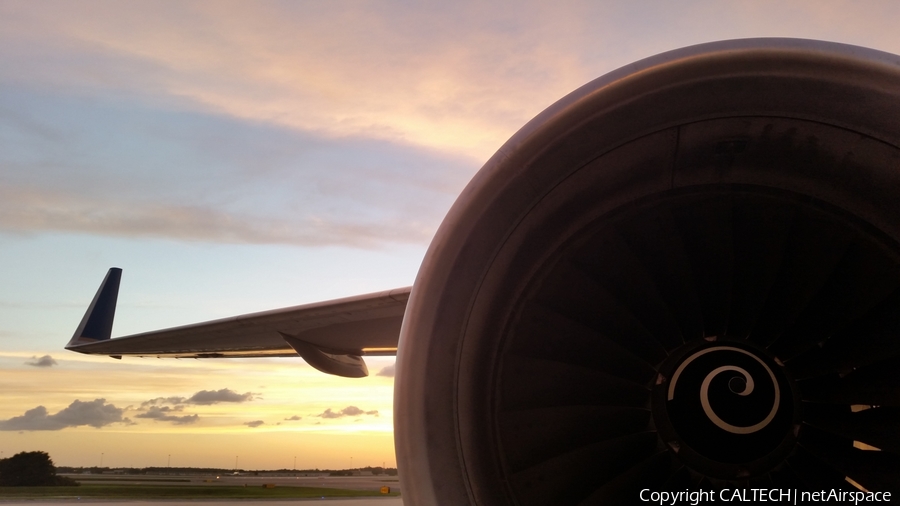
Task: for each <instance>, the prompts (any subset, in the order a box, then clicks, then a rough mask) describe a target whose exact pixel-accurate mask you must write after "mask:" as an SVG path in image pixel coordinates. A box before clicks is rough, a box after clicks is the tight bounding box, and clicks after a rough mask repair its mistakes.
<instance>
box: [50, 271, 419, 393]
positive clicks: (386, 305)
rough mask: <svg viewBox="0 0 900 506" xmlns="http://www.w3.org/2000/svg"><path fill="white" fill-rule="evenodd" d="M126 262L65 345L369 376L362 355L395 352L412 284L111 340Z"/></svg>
mask: <svg viewBox="0 0 900 506" xmlns="http://www.w3.org/2000/svg"><path fill="white" fill-rule="evenodd" d="M121 272H122V271H121V269H116V268H113V269H110V271H109V273H107V275H106V278H105V279H104V280H103V283H102V284H101V285H100V288H99V290H98V291H97V294H96V295H95V296H94V300H93V301H92V302H91V304H90V306H88V310H87V312H86V313H85V315H84V318H83V319H82V321H81V324H80V325H79V326H78V329H77V330H76V332H75V335H74V336H73V337H72V339H71V340H70V341H69V344H67V345H66V349H68V350H71V351H77V352H79V353H86V354H92V355H109V356H111V357H115V358H119V357H121V356H123V355H130V356H140V357H175V358H242V357H292V356H293V357H295V356H297V355H300V356H301V357H303V359H304V360H306V361H307V363H309V364H310V365H311V366H313V367H314V368H316V369H318V370H320V371H322V372H325V373H328V374H334V375H338V376H344V377H352V378H359V377H364V376H366V375H368V370H367V368H366V365H365V362H364V361H363V359H362V356H365V355H395V354H396V350H397V341H398V340H399V336H400V325H401V323H402V322H403V315H404V313H405V311H406V302H407V300H408V299H409V292H410V288H408V287H407V288H398V289H394V290H387V291H384V292H377V293H372V294H366V295H358V296H355V297H347V298H343V299H336V300H330V301H324V302H316V303H312V304H304V305H301V306H294V307H288V308H283V309H275V310H271V311H263V312H260V313H251V314H246V315H241V316H234V317H230V318H223V319H220V320H213V321H209V322H204V323H196V324H192V325H185V326H181V327H173V328H169V329H162V330H156V331H152V332H145V333H141V334H135V335H131V336H125V337H117V338H113V339H111V338H110V336H111V332H112V322H113V317H114V315H115V308H116V298H117V295H118V287H119V280H120V278H121Z"/></svg>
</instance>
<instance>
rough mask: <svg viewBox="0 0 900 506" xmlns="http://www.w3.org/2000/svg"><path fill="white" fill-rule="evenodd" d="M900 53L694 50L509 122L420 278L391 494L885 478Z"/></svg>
mask: <svg viewBox="0 0 900 506" xmlns="http://www.w3.org/2000/svg"><path fill="white" fill-rule="evenodd" d="M898 62H900V57H897V56H894V55H890V54H886V53H881V52H878V51H874V50H870V49H864V48H859V47H853V46H846V45H840V44H834V43H826V42H818V41H807V40H793V39H747V40H735V41H725V42H717V43H712V44H704V45H700V46H693V47H689V48H685V49H680V50H676V51H672V52H669V53H664V54H661V55H658V56H654V57H651V58H648V59H646V60H642V61H640V62H637V63H634V64H632V65H629V66H627V67H623V68H621V69H619V70H616V71H614V72H612V73H610V74H608V75H606V76H604V77H601V78H599V79H597V80H595V81H593V82H591V83H588V84H587V85H585V86H584V87H582V88H580V89H578V90H576V91H575V92H573V93H572V94H570V95H568V96H566V97H565V98H563V99H562V100H560V101H559V102H557V103H556V104H554V105H553V106H551V107H550V108H548V109H547V110H546V111H544V112H543V113H541V114H540V115H538V116H537V117H536V118H535V119H534V120H532V121H531V122H529V123H528V124H527V125H526V126H525V127H523V128H522V130H520V131H519V132H518V133H517V134H516V135H515V136H513V137H512V138H511V139H510V140H509V141H508V142H507V143H506V144H505V145H504V146H503V147H502V148H501V149H500V150H499V151H498V152H497V154H496V155H494V157H492V158H491V159H490V160H489V161H488V163H487V164H486V165H485V166H484V167H483V168H482V169H481V171H480V172H479V173H478V174H477V175H476V176H475V177H474V179H473V180H472V182H471V183H470V184H469V185H468V187H467V188H466V189H465V191H464V192H463V193H462V194H461V195H460V197H459V199H458V200H457V202H456V204H455V205H454V206H453V208H452V210H451V212H450V213H449V214H448V216H447V217H446V219H445V220H444V222H443V224H442V225H441V227H440V229H439V231H438V233H437V235H436V237H435V239H434V241H433V243H432V245H431V247H430V249H429V251H428V253H427V255H426V257H425V259H424V261H423V264H422V267H421V269H420V271H419V276H418V278H417V280H416V283H415V285H414V287H413V290H412V294H411V297H410V300H409V305H408V308H407V312H406V316H405V318H404V322H403V328H402V331H401V338H400V347H399V355H398V367H397V378H396V387H395V388H396V391H395V409H394V412H395V439H396V443H395V444H396V449H397V457H398V465H399V467H400V472H401V473H402V475H403V477H404V500H405V502H406V504H415V505H437V504H441V505H443V504H446V505H458V504H478V505H483V506H484V505H491V506H493V505H523V506H525V505H546V504H559V505H566V504H573V505H574V504H630V503H633V502H637V500H638V499H637V493H638V491H639V490H640V489H642V488H649V489H651V490H663V489H674V490H684V489H685V488H692V487H694V488H696V487H702V488H706V489H708V488H717V487H718V488H740V487H771V486H784V487H789V486H793V487H797V488H800V489H804V488H813V487H814V488H817V489H818V488H822V487H826V488H843V489H845V490H851V489H854V487H857V488H860V487H861V488H865V489H869V490H873V491H877V490H882V491H883V490H889V489H890V488H891V487H895V486H896V483H900V458H898V455H897V454H898V453H900V435H898V433H900V431H898V427H900V381H898V379H897V377H898V376H897V375H896V374H895V373H894V370H895V369H896V368H897V367H898V366H900V149H898V146H900V63H898ZM873 448H876V449H878V450H881V451H876V450H874V449H873Z"/></svg>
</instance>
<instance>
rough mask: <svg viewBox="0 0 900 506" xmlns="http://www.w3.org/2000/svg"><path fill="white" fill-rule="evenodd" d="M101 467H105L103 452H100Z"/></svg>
mask: <svg viewBox="0 0 900 506" xmlns="http://www.w3.org/2000/svg"><path fill="white" fill-rule="evenodd" d="M100 467H103V452H100Z"/></svg>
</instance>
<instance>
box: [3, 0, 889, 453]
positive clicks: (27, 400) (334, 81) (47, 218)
mask: <svg viewBox="0 0 900 506" xmlns="http://www.w3.org/2000/svg"><path fill="white" fill-rule="evenodd" d="M898 20H900V3H898V2H896V1H893V0H891V1H884V2H876V1H869V2H864V3H863V2H851V1H846V2H836V1H825V0H816V1H805V2H802V1H786V0H779V1H771V2H766V1H752V2H749V1H748V2H722V1H718V0H717V1H708V2H699V1H693V2H690V1H682V2H663V1H658V2H650V1H628V2H624V1H622V2H612V1H584V2H568V1H562V2H539V1H533V2H468V1H457V2H417V3H416V2H401V1H340V0H336V1H318V2H314V1H308V2H304V1H292V2H288V1H285V2H229V1H210V2H202V1H194V2H182V1H144V2H141V1H128V2H122V1H44V2H32V1H21V2H20V1H10V0H0V451H2V455H0V456H2V457H8V456H11V455H12V454H14V453H16V452H19V451H26V450H28V451H30V450H43V451H47V452H49V453H50V455H51V456H52V457H53V458H54V460H55V462H56V463H57V464H58V465H74V466H92V465H99V464H100V463H101V459H102V463H103V465H104V466H111V467H115V466H140V467H143V466H164V465H166V464H167V462H169V461H171V465H173V466H214V467H223V468H231V467H234V465H235V457H237V458H238V467H241V468H245V469H266V468H284V467H287V468H290V467H292V466H293V465H294V458H295V457H296V465H297V467H298V468H312V467H319V468H347V467H351V465H352V466H353V467H359V466H366V465H371V466H376V465H382V463H385V464H387V465H389V466H394V465H396V460H395V457H394V451H393V438H392V427H393V424H392V417H393V412H392V388H393V374H392V365H393V359H392V358H378V359H369V360H368V364H369V370H370V371H371V372H372V375H371V376H370V377H369V378H366V379H363V380H349V379H341V378H335V377H330V376H325V375H323V374H321V373H318V372H317V371H315V370H313V369H312V368H311V367H309V366H307V365H306V364H305V363H304V362H303V361H302V360H301V359H299V358H297V359H265V360H263V359H259V360H251V359H244V360H231V361H214V360H209V361H199V360H180V361H179V360H158V359H134V358H132V359H128V358H126V359H124V360H122V361H117V360H113V359H109V358H104V357H86V356H82V355H78V354H75V353H70V352H66V351H64V350H63V346H64V345H65V343H66V342H67V341H68V339H69V338H70V337H71V335H72V332H73V331H74V330H75V327H76V326H77V324H78V322H79V321H80V319H81V316H82V314H83V313H84V310H85V309H86V307H87V305H88V303H89V302H90V300H91V297H92V296H93V294H94V292H95V291H96V289H97V286H98V285H99V283H100V281H101V280H102V278H103V276H104V275H105V273H106V271H107V269H108V268H109V267H112V266H116V267H121V268H123V269H124V273H123V277H122V286H121V290H120V296H119V308H118V312H117V315H116V321H115V327H114V330H113V333H114V335H126V334H131V333H135V332H141V331H146V330H152V329H156V328H162V327H168V326H173V325H180V324H187V323H193V322H198V321H203V320H208V319H213V318H219V317H226V316H232V315H236V314H243V313H248V312H253V311H259V310H265V309H273V308H278V307H284V306H290V305H296V304H301V303H306V302H314V301H318V300H325V299H331V298H337V297H343V296H349V295H355V294H359V293H366V292H373V291H378V290H384V289H389V288H395V287H400V286H407V285H411V284H412V283H413V281H414V279H415V276H416V272H417V270H418V267H419V263H420V262H421V259H422V256H423V254H424V252H425V249H426V248H427V246H428V243H429V241H430V239H431V236H432V235H433V233H434V231H435V230H436V228H437V226H438V225H439V224H440V221H441V219H442V218H443V216H444V214H445V213H446V211H447V210H448V209H449V207H450V205H451V204H452V203H453V201H454V199H455V198H456V196H457V195H458V194H459V192H460V191H461V190H462V188H463V187H464V186H465V184H466V183H467V182H468V181H469V179H470V178H471V177H472V176H473V175H474V174H475V172H476V171H477V170H478V169H479V168H480V167H481V165H482V164H483V163H484V162H485V161H486V160H487V159H488V158H489V157H490V156H491V155H492V154H493V152H494V151H495V150H496V149H497V148H499V147H500V146H501V145H502V144H503V142H504V141H505V140H506V139H507V138H509V137H510V136H511V135H512V134H513V133H515V131H516V130H517V129H518V128H519V127H521V126H522V125H524V124H525V123H526V122H527V121H528V120H529V119H531V118H532V117H533V116H535V115H536V114H537V113H539V112H540V111H541V110H543V109H544V108H545V107H547V106H548V105H550V104H551V103H553V102H554V101H556V100H557V99H559V98H561V97H562V96H563V95H565V94H566V93H568V92H570V91H572V90H574V89H575V88H577V87H579V86H581V85H582V84H584V83H586V82H588V81H590V80H592V79H594V78H596V77H599V76H600V75H602V74H604V73H606V72H609V71H611V70H613V69H615V68H617V67H620V66H622V65H625V64H627V63H630V62H632V61H635V60H638V59H641V58H643V57H647V56H650V55H653V54H656V53H659V52H662V51H666V50H669V49H675V48H679V47H683V46H687V45H691V44H697V43H702V42H709V41H715V40H721V39H730V38H743V37H762V36H766V37H771V36H781V37H803V38H814V39H823V40H831V41H837V42H845V43H850V44H857V45H862V46H868V47H872V48H875V49H880V50H884V51H889V52H893V53H900V31H898V30H897V22H898Z"/></svg>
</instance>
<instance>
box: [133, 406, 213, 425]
mask: <svg viewBox="0 0 900 506" xmlns="http://www.w3.org/2000/svg"><path fill="white" fill-rule="evenodd" d="M182 409H183V408H182V407H181V406H176V407H174V408H172V407H169V406H161V407H160V406H150V409H148V410H147V412H146V413H139V414H137V415H134V417H135V418H148V419H151V420H158V421H161V422H172V423H173V424H175V425H188V424H191V423H195V422H196V421H197V420H199V419H200V417H199V416H198V415H196V414H195V415H182V416H177V415H172V414H170V413H174V412H180V411H181V410H182Z"/></svg>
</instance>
